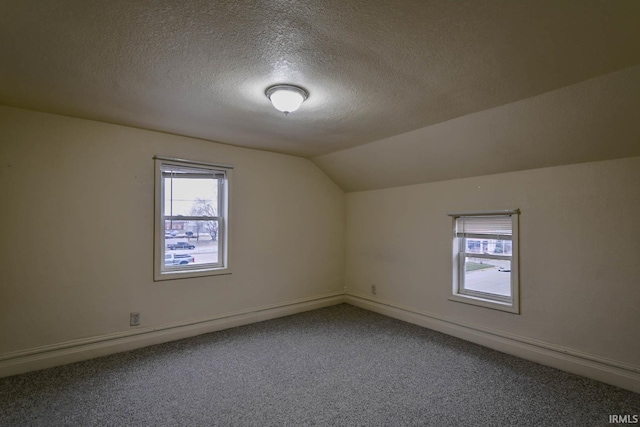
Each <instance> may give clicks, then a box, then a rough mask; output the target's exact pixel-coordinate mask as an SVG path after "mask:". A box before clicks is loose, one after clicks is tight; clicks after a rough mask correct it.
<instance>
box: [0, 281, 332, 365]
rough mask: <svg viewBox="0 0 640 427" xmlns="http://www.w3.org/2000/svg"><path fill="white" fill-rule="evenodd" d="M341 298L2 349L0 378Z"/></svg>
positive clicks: (315, 306)
mask: <svg viewBox="0 0 640 427" xmlns="http://www.w3.org/2000/svg"><path fill="white" fill-rule="evenodd" d="M343 302H344V293H343V292H335V293H331V294H326V295H320V296H315V297H310V298H304V299H300V300H295V301H290V302H285V303H281V304H274V305H270V306H264V307H255V308H251V309H247V310H243V311H238V312H233V313H225V314H223V315H220V316H214V317H209V318H203V319H197V320H192V321H187V322H180V323H174V324H169V325H163V326H159V327H150V328H137V329H135V330H132V331H125V332H118V333H113V334H108V335H101V336H96V337H91V338H86V339H80V340H73V341H67V342H63V343H59V344H55V345H49V346H42V347H36V348H31V349H28V350H23V351H17V352H12V353H6V354H3V355H0V378H1V377H6V376H9V375H16V374H21V373H25V372H29V371H35V370H39V369H45V368H50V367H53V366H58V365H65V364H68V363H73V362H78V361H81V360H88V359H93V358H95V357H101V356H106V355H109V354H114V353H120V352H122V351H128V350H134V349H136V348H141V347H147V346H150V345H155V344H160V343H164V342H169V341H174V340H178V339H182V338H188V337H191V336H195V335H200V334H204V333H208V332H214V331H219V330H222V329H228V328H233V327H236V326H242V325H248V324H251V323H256V322H261V321H264V320H269V319H275V318H277V317H283V316H289V315H292V314H296V313H302V312H304V311H309V310H315V309H318V308H322V307H328V306H332V305H336V304H341V303H343Z"/></svg>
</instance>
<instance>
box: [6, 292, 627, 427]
mask: <svg viewBox="0 0 640 427" xmlns="http://www.w3.org/2000/svg"><path fill="white" fill-rule="evenodd" d="M611 414H618V415H622V414H628V415H640V395H639V394H636V393H632V392H629V391H625V390H622V389H619V388H616V387H612V386H609V385H606V384H602V383H598V382H596V381H592V380H589V379H586V378H582V377H578V376H575V375H571V374H567V373H564V372H562V371H558V370H555V369H552V368H548V367H545V366H542V365H538V364H536V363H532V362H528V361H526V360H522V359H518V358H516V357H512V356H509V355H506V354H502V353H499V352H496V351H494V350H490V349H487V348H484V347H481V346H478V345H475V344H472V343H469V342H466V341H463V340H460V339H457V338H453V337H450V336H447V335H444V334H441V333H438V332H434V331H431V330H428V329H424V328H421V327H418V326H415V325H411V324H408V323H404V322H401V321H398V320H395V319H391V318H388V317H384V316H381V315H378V314H375V313H372V312H369V311H365V310H362V309H359V308H356V307H353V306H350V305H346V304H343V305H339V306H335V307H329V308H324V309H321V310H316V311H312V312H307V313H302V314H297V315H294V316H289V317H285V318H280V319H275V320H270V321H267V322H261V323H257V324H253V325H249V326H243V327H239V328H234V329H228V330H225V331H220V332H215V333H211V334H206V335H201V336H198V337H194V338H189V339H185V340H181V341H176V342H172V343H167V344H162V345H157V346H153V347H148V348H144V349H140V350H135V351H131V352H127V353H120V354H116V355H112V356H107V357H103V358H99V359H94V360H90V361H86V362H80V363H75V364H72V365H67V366H61V367H57V368H52V369H47V370H43V371H38V372H31V373H28V374H23V375H19V376H14V377H9V378H3V379H0V425H1V426H309V425H318V426H333V425H336V426H456V427H457V426H545V427H546V426H580V427H584V426H604V425H609V415H611Z"/></svg>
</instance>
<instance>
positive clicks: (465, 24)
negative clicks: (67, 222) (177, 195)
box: [0, 0, 640, 189]
mask: <svg viewBox="0 0 640 427" xmlns="http://www.w3.org/2000/svg"><path fill="white" fill-rule="evenodd" d="M638 22H640V1H637V0H549V1H543V0H531V1H512V0H503V1H500V0H457V1H444V0H437V1H436V0H413V1H393V2H392V1H386V0H384V1H383V0H350V1H344V0H253V1H250V0H219V1H211V0H208V1H205V0H192V1H188V2H186V1H180V2H177V1H173V0H155V1H130V0H59V1H46V0H5V1H4V2H2V5H1V6H0V58H1V59H2V64H1V65H0V103H1V104H5V105H10V106H16V107H21V108H27V109H33V110H39V111H45V112H51V113H57V114H63V115H69V116H75V117H81V118H87V119H94V120H99V121H105V122H111V123H116V124H122V125H127V126H133V127H139V128H145V129H152V130H158V131H163V132H169V133H175V134H180V135H186V136H193V137H198V138H203V139H207V140H211V141H217V142H223V143H227V144H232V145H239V146H244V147H251V148H257V149H263V150H269V151H276V152H281V153H288V154H293V155H299V156H304V157H310V158H312V157H314V158H315V159H314V161H316V163H317V164H318V165H319V166H320V167H322V168H324V169H325V170H327V171H328V172H329V174H330V175H332V176H333V177H334V179H336V181H338V182H339V183H340V184H341V185H342V186H343V188H350V189H366V188H373V187H376V186H377V187H379V186H389V185H395V184H402V183H411V182H415V180H416V179H418V180H422V181H424V180H438V179H448V178H452V177H459V176H462V175H464V174H462V175H461V174H460V173H458V174H456V173H451V170H456V169H461V168H462V167H463V166H464V164H457V163H456V162H455V161H454V160H449V163H447V160H446V159H447V158H448V157H451V155H452V154H451V153H449V151H447V150H448V149H447V148H446V147H450V146H451V145H452V144H453V145H455V144H459V147H456V150H458V151H457V152H464V150H468V149H477V144H479V143H484V144H487V141H485V140H487V139H488V140H489V142H488V143H489V144H491V142H490V141H492V138H490V137H488V135H489V133H490V130H488V129H486V128H487V127H488V126H489V124H490V123H492V122H491V121H489V122H486V121H485V122H483V123H484V124H482V123H479V124H477V126H479V127H475V128H474V127H473V126H472V125H469V126H471V128H470V129H471V130H470V132H472V133H474V132H480V129H483V130H482V132H484V134H483V135H484V137H481V138H479V141H473V140H472V139H473V138H466V139H465V138H463V137H458V136H456V135H457V134H456V132H461V130H460V126H462V127H464V126H465V123H467V122H466V121H464V120H469V119H464V117H470V118H472V120H471V121H472V122H473V120H476V121H477V120H480V121H482V120H481V119H482V116H474V114H482V112H485V114H486V112H488V111H494V112H495V111H498V112H499V111H501V110H500V108H505V107H503V106H505V105H511V106H512V107H509V108H511V110H504V111H503V113H502V114H503V115H505V114H506V116H504V117H507V116H509V115H510V114H511V113H510V111H512V110H513V109H515V110H517V111H521V110H522V109H523V108H524V109H525V110H526V108H528V107H527V105H529V104H518V103H519V102H524V100H532V101H530V103H531V104H530V106H533V105H534V104H535V105H537V106H538V107H537V108H542V111H541V113H540V114H538V115H537V116H536V115H535V114H534V118H533V119H536V120H538V119H541V118H544V117H543V116H544V114H542V113H543V112H544V111H545V110H547V109H546V108H545V107H544V106H542V107H541V106H540V105H539V102H538V101H535V99H538V98H536V97H538V96H544V95H543V94H546V93H552V92H554V91H555V92H557V91H563V90H565V91H569V92H567V93H568V94H569V93H573V92H571V90H572V89H569V88H568V87H574V88H581V87H584V88H589V87H592V86H593V84H590V83H588V81H594V80H597V79H609V77H607V76H613V77H610V79H613V80H600V81H601V83H600V85H598V84H596V85H595V86H596V89H593V88H592V90H596V92H597V91H598V90H600V89H598V88H601V87H602V86H603V85H604V86H607V85H609V86H611V85H613V86H615V87H616V88H617V89H618V90H622V92H623V93H622V94H621V95H622V96H623V98H624V97H626V98H625V100H624V102H623V105H617V104H616V105H615V107H616V108H625V109H626V110H627V112H628V110H629V109H631V111H632V112H633V110H634V109H636V111H635V112H640V111H637V109H638V102H637V101H636V99H637V96H636V95H638V94H639V93H638V91H637V90H638V86H639V85H638V78H639V73H638V72H637V68H635V66H637V65H638V64H640V25H639V24H638ZM621 70H622V71H621ZM624 70H627V71H626V73H627V74H625V76H624V77H615V76H616V74H615V73H616V72H625V71H624ZM629 70H631V71H629ZM603 76H604V77H603ZM620 79H623V80H625V81H626V83H625V84H624V85H622V86H620V84H619V82H618V80H620ZM607 82H610V83H607ZM616 82H618V83H616ZM278 83H293V84H297V85H300V86H302V87H304V88H306V89H307V90H308V91H309V93H310V96H309V99H308V100H307V101H306V102H305V103H304V104H303V105H302V107H301V108H300V110H298V111H296V112H294V113H291V114H289V115H288V116H285V115H283V114H282V113H280V112H278V111H277V110H275V109H274V108H273V107H272V106H271V105H270V103H269V101H268V99H267V98H266V96H265V94H264V92H265V89H266V88H267V87H269V86H271V85H274V84H278ZM580 85H583V86H580ZM590 85H591V86H590ZM616 85H617V86H616ZM629 85H630V86H631V88H632V89H631V92H630V93H631V96H630V95H629V91H628V90H626V89H625V87H628V86H629ZM618 86H620V87H621V89H620V88H618ZM573 90H574V91H575V90H580V89H573ZM633 90H635V92H633ZM594 93H595V92H594ZM597 93H599V92H597ZM548 96H551V97H553V96H552V95H548ZM568 96H571V95H570V94H569V95H568ZM594 96H595V95H594ZM596 98H597V97H596ZM614 98H616V97H615V96H614ZM574 101H575V99H574ZM592 101H593V102H596V103H597V100H592ZM614 101H615V100H613V101H612V102H614ZM536 102H537V104H536ZM549 102H552V104H553V105H555V106H556V107H557V108H559V105H562V101H557V100H556V101H549ZM575 102H577V104H575V105H574V106H573V107H572V108H577V109H580V108H581V104H580V103H579V102H578V101H575ZM543 104H544V103H543ZM614 104H615V102H614ZM518 105H520V107H518ZM523 105H524V107H523ZM589 108H591V107H589ZM560 109H561V108H560ZM515 110H514V111H515ZM517 111H516V112H517ZM496 114H497V113H496ZM514 114H515V113H514ZM584 114H586V115H587V116H588V114H587V112H584ZM511 115H513V114H511ZM489 116H491V114H489ZM568 116H569V119H571V114H569V115H568ZM533 119H532V118H531V117H528V116H526V115H522V116H518V115H517V114H516V115H515V116H514V120H516V121H517V120H523V121H525V122H527V123H529V125H531V126H532V128H533V129H535V126H534V123H532V122H531V120H533ZM455 120H463V121H462V122H456V121H455ZM494 120H498V124H499V122H500V120H501V119H494ZM612 120H613V121H614V122H613V123H612ZM615 120H616V119H615V117H612V118H610V119H607V121H606V123H604V124H603V126H611V125H616V123H615ZM446 122H451V123H450V124H449V125H446ZM627 122H629V123H627ZM456 123H458V124H459V126H457V125H456ZM513 123H514V122H510V126H513ZM529 125H523V127H522V126H521V127H522V129H529V127H527V126H529ZM447 126H449V127H451V128H452V129H451V130H450V131H447V132H448V133H446V135H444V136H443V135H441V134H440V133H439V132H443V129H446V128H447ZM621 126H633V124H632V123H630V121H629V120H627V121H625V123H624V124H621ZM635 130H636V128H632V129H631V128H630V129H628V131H627V132H625V135H626V136H628V139H629V141H626V142H625V143H624V149H621V150H619V151H622V154H619V155H618V156H620V155H622V156H627V155H640V148H635V147H634V146H635V145H638V146H640V141H639V140H638V138H637V136H636V137H635V139H633V135H632V133H633V132H635ZM514 132H515V133H513V132H512V133H511V134H509V135H510V138H511V139H513V140H514V144H516V145H515V146H514V148H515V151H516V152H518V145H517V140H518V137H517V135H518V132H517V131H514ZM520 132H524V130H521V131H520ZM527 133H528V134H529V133H530V130H529V131H527ZM396 138H399V139H397V141H399V142H398V143H399V144H401V145H402V144H405V145H406V144H407V142H406V141H407V138H409V139H410V140H411V141H412V142H411V143H414V144H419V145H421V147H422V148H420V153H421V154H420V156H418V157H419V158H422V157H429V156H428V155H427V154H428V153H429V152H430V151H429V150H432V151H431V152H432V153H433V156H432V157H433V158H432V160H431V162H432V163H433V164H431V163H428V165H431V166H430V167H432V169H433V170H434V173H432V174H425V173H423V174H422V175H421V176H420V177H412V178H411V179H409V178H408V177H407V179H401V180H400V181H397V182H387V183H379V184H376V185H373V184H372V183H363V184H360V183H357V182H356V181H355V180H357V179H358V178H357V176H353V177H351V176H349V174H354V172H353V170H354V168H355V169H356V170H357V169H358V167H360V166H362V165H359V164H358V163H357V160H356V158H359V157H362V156H361V155H362V154H363V153H368V154H365V155H364V158H367V157H369V158H368V160H367V161H368V162H373V164H375V162H376V159H375V158H376V157H385V156H388V153H386V151H385V150H386V149H383V150H380V146H381V145H380V144H383V145H384V144H386V145H387V146H393V145H394V144H395V143H396ZM505 138H507V137H505ZM575 138H577V136H576V137H575ZM575 138H574V139H575ZM507 139H509V138H507ZM385 141H386V142H385ZM402 141H404V142H402ZM425 141H426V142H425ZM482 141H485V142H482ZM587 143H588V141H587ZM593 143H596V142H595V141H594V142H593ZM635 143H638V144H635ZM364 144H366V145H364ZM474 144H476V145H474ZM587 145H588V144H587ZM360 146H362V147H360ZM367 146H370V147H371V148H369V149H367V148H364V147H367ZM354 147H358V148H354ZM488 147H489V148H488V149H487V150H484V151H483V150H481V149H477V151H478V153H477V154H478V156H479V157H476V158H475V160H476V164H477V163H482V162H483V161H484V160H483V154H482V153H486V152H491V151H492V150H496V151H499V150H498V148H500V147H497V148H496V147H494V146H492V145H489V146H488ZM414 149H415V147H414ZM544 149H545V150H549V149H551V150H553V147H550V148H544ZM341 150H345V151H341ZM359 150H360V151H359ZM362 150H364V151H362ZM367 150H368V151H367ZM572 150H573V149H568V150H565V151H572ZM600 151H602V150H600ZM452 152H455V150H454V151H452ZM385 153H386V154H385ZM406 153H412V151H411V149H408V151H406ZM408 155H410V156H411V157H413V159H412V160H411V161H409V163H411V167H412V168H414V172H415V168H416V167H418V168H420V167H422V168H423V169H424V168H425V165H424V164H422V166H420V165H418V166H416V165H414V164H413V163H415V157H416V156H414V155H411V154H408ZM497 155H498V157H499V156H500V154H497ZM543 155H544V153H543ZM594 156H595V155H594ZM594 156H591V157H594ZM534 157H535V156H534ZM556 157H557V159H556ZM561 157H562V156H559V157H558V156H555V157H554V156H551V157H549V156H546V157H545V159H546V160H540V161H538V162H527V161H526V159H522V161H520V164H518V166H517V167H516V166H514V168H520V169H522V168H528V167H539V166H545V165H552V164H562V163H570V162H571V160H570V159H569V158H568V157H567V156H565V157H566V158H561ZM583 157H584V156H583ZM587 157H589V156H587ZM605 157H606V156H605ZM587 160H588V159H586V160H585V159H578V161H587ZM354 162H355V163H354ZM412 162H413V163H412ZM405 163H406V162H405ZM468 163H469V162H468ZM469 164H470V163H469ZM401 167H402V162H400V163H399V166H398V168H401ZM341 168H342V169H341ZM439 168H444V169H445V172H438V170H440V169H439ZM374 169H377V171H378V172H379V168H378V166H375V168H370V169H369V173H371V174H375V173H376V170H374ZM446 169H448V170H449V172H446ZM472 169H473V173H475V174H478V173H479V174H482V173H492V172H496V171H503V169H505V168H504V167H502V168H500V167H497V168H496V167H489V166H487V167H486V168H482V167H480V168H478V167H475V168H472ZM506 169H509V168H506ZM348 170H351V172H349V171H348ZM396 172H397V171H396ZM387 173H391V174H393V173H394V171H393V170H392V171H390V172H387ZM414 175H415V174H414ZM340 181H343V182H340Z"/></svg>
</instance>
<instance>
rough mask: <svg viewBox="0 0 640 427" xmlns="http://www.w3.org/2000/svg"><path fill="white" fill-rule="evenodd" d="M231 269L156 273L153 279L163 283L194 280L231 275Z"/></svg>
mask: <svg viewBox="0 0 640 427" xmlns="http://www.w3.org/2000/svg"><path fill="white" fill-rule="evenodd" d="M230 274H231V269H230V268H216V269H202V270H188V271H184V270H183V271H164V272H158V271H156V272H155V274H154V277H153V281H154V282H161V281H164V280H178V279H192V278H196V277H207V276H224V275H230Z"/></svg>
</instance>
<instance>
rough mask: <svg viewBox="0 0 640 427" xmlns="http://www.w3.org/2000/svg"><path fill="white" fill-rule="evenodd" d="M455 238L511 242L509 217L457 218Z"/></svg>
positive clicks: (510, 221)
mask: <svg viewBox="0 0 640 427" xmlns="http://www.w3.org/2000/svg"><path fill="white" fill-rule="evenodd" d="M456 236H457V237H472V238H480V239H482V238H485V239H498V240H511V236H512V220H511V215H499V216H498V215H496V216H468V217H464V216H463V217H458V218H456Z"/></svg>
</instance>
